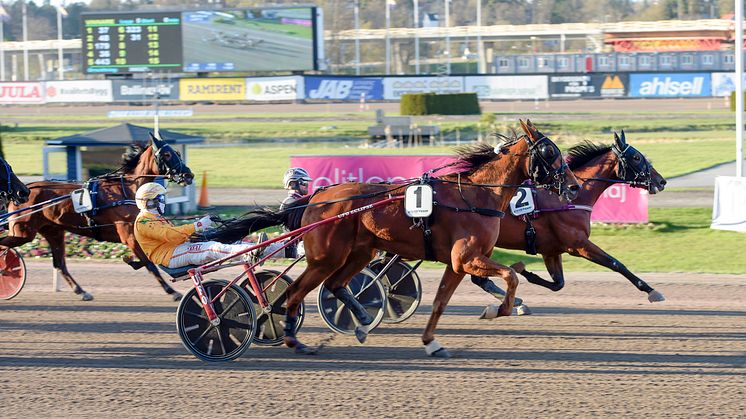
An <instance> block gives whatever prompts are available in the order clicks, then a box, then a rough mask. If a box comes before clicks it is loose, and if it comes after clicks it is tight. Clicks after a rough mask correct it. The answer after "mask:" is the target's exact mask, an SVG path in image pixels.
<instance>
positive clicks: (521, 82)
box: [464, 76, 548, 99]
mask: <svg viewBox="0 0 746 419" xmlns="http://www.w3.org/2000/svg"><path fill="white" fill-rule="evenodd" d="M464 79H465V80H466V81H465V83H466V87H465V90H464V91H466V92H476V94H477V96H478V97H479V98H480V99H546V98H547V97H548V88H547V76H466V77H464Z"/></svg>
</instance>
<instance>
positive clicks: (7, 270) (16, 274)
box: [0, 248, 26, 300]
mask: <svg viewBox="0 0 746 419" xmlns="http://www.w3.org/2000/svg"><path fill="white" fill-rule="evenodd" d="M25 283H26V264H25V263H24V262H23V257H22V256H21V254H20V253H18V251H17V250H16V249H13V248H8V249H4V250H1V251H0V298H2V299H4V300H10V299H11V298H13V297H15V296H16V295H18V293H19V292H21V289H22V288H23V284H25Z"/></svg>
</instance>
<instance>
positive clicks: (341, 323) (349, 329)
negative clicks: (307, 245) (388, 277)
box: [317, 268, 386, 335]
mask: <svg viewBox="0 0 746 419" xmlns="http://www.w3.org/2000/svg"><path fill="white" fill-rule="evenodd" d="M375 278H376V275H375V273H373V272H372V271H371V270H370V269H368V268H364V269H363V270H362V271H360V273H358V274H356V275H355V276H353V277H352V280H350V283H349V284H348V285H347V289H349V290H350V293H352V295H353V296H354V297H355V298H356V299H357V300H358V301H359V302H360V304H362V305H363V307H365V309H366V310H367V311H368V314H370V315H371V316H372V317H373V323H371V324H370V328H369V329H368V330H373V329H375V328H376V327H377V326H378V325H379V324H380V323H381V320H382V319H383V309H384V307H385V305H386V290H384V289H383V285H381V283H380V282H378V281H376V280H375ZM317 303H318V305H319V313H320V314H321V319H322V320H324V323H326V325H327V326H329V328H330V329H332V330H333V331H335V332H337V333H344V334H347V335H352V334H355V327H356V326H357V325H358V324H359V323H358V320H357V318H356V317H355V316H354V315H353V314H352V312H351V311H350V310H349V309H347V307H345V305H344V304H343V303H342V302H341V301H339V300H338V299H337V297H335V296H334V294H332V293H331V291H329V290H328V289H326V287H324V286H322V287H320V288H319V295H318V299H317Z"/></svg>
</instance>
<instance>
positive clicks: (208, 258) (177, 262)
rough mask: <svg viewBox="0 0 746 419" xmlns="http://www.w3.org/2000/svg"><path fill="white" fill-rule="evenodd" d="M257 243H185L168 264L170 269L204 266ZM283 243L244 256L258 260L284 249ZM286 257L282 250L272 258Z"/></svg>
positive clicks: (178, 248) (176, 250) (177, 248)
mask: <svg viewBox="0 0 746 419" xmlns="http://www.w3.org/2000/svg"><path fill="white" fill-rule="evenodd" d="M254 245H255V243H248V242H243V243H241V244H223V243H220V242H214V241H209V242H201V243H184V244H180V245H178V246H176V248H175V249H174V253H173V255H172V256H171V260H170V261H169V262H168V267H169V268H181V267H182V266H187V265H204V264H205V263H208V262H212V261H213V260H217V259H222V258H224V257H226V256H229V255H232V254H235V253H238V252H240V251H242V250H246V249H248V248H250V247H251V246H254ZM282 245H283V243H282V242H278V243H272V244H270V245H267V246H265V247H263V248H262V247H260V248H259V249H256V250H254V251H252V252H249V253H246V254H244V255H242V257H244V259H246V258H247V257H248V256H249V255H253V256H256V257H257V259H258V258H260V257H261V255H263V254H265V255H266V254H269V253H271V252H273V251H275V250H277V249H278V248H280V247H282ZM284 256H285V252H283V251H282V250H280V251H279V252H277V253H276V254H275V255H273V256H272V258H273V259H274V258H281V257H284Z"/></svg>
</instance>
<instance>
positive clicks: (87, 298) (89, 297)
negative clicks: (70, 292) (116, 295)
mask: <svg viewBox="0 0 746 419" xmlns="http://www.w3.org/2000/svg"><path fill="white" fill-rule="evenodd" d="M80 299H81V300H83V301H91V300H93V296H92V295H91V294H88V293H87V292H83V295H82V296H81V297H80Z"/></svg>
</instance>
